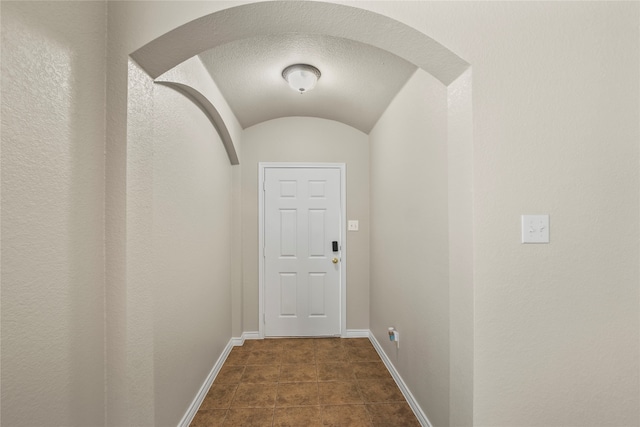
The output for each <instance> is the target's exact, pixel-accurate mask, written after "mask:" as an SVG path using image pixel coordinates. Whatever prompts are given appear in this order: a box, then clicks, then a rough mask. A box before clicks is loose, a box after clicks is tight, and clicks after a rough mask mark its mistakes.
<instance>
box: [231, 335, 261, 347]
mask: <svg viewBox="0 0 640 427" xmlns="http://www.w3.org/2000/svg"><path fill="white" fill-rule="evenodd" d="M259 339H261V337H260V332H258V331H252V332H243V333H242V335H241V336H239V337H233V338H231V343H232V344H233V346H234V347H240V346H243V345H244V342H245V341H246V340H259Z"/></svg>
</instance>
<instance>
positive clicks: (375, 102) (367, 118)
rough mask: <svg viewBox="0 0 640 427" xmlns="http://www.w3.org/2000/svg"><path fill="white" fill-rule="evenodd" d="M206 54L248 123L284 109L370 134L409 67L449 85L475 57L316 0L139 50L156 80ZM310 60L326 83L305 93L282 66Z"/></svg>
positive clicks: (272, 6) (215, 22) (237, 15)
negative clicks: (297, 89) (298, 90)
mask: <svg viewBox="0 0 640 427" xmlns="http://www.w3.org/2000/svg"><path fill="white" fill-rule="evenodd" d="M195 55H200V58H201V59H202V60H203V63H204V64H205V66H206V67H207V68H208V69H209V72H210V73H211V74H212V76H213V78H214V80H215V81H216V83H217V84H218V86H219V88H220V90H221V92H222V93H223V95H224V96H225V99H226V100H227V102H228V103H229V105H230V106H231V108H232V110H233V111H234V114H235V115H236V117H237V118H238V120H239V122H240V123H241V125H242V126H243V127H248V126H251V125H253V124H256V123H259V122H262V121H265V120H269V119H273V118H277V117H283V116H292V115H295V116H315V117H323V118H327V119H331V120H337V121H341V122H343V123H345V124H348V125H350V126H353V127H355V128H357V129H360V130H361V131H363V132H365V133H368V132H369V131H370V130H371V128H372V127H373V126H374V125H375V123H376V121H377V119H378V118H379V117H380V115H381V114H382V113H383V112H384V109H385V108H386V106H387V105H388V104H389V102H390V101H391V100H392V99H393V97H394V96H395V94H396V93H397V92H398V90H399V89H400V88H401V87H402V86H403V85H404V83H405V82H406V81H407V79H408V78H409V77H410V76H411V74H412V73H413V72H414V71H415V70H416V69H417V68H421V69H423V70H425V71H426V72H428V73H430V74H431V75H433V76H434V77H435V78H437V79H438V80H440V81H441V82H442V83H443V84H444V85H448V84H449V83H451V82H452V81H454V80H455V79H456V78H457V77H458V76H459V75H460V74H462V72H463V71H464V70H465V69H467V67H468V66H469V64H468V63H467V62H465V61H464V60H462V59H461V58H460V57H458V56H457V55H455V54H454V53H453V52H451V51H450V50H448V49H447V48H445V47H444V46H442V45H441V44H439V43H438V42H436V41H435V40H433V39H432V38H430V37H428V36H427V35H425V34H423V33H421V32H420V31H418V30H416V29H414V28H412V27H409V26H408V25H405V24H403V23H401V22H398V21H395V20H393V19H391V18H389V17H386V16H383V15H379V14H376V13H374V12H370V11H367V10H363V9H359V8H356V7H351V6H344V5H339V4H334V3H323V2H314V1H301V2H291V1H266V2H258V3H250V4H245V5H241V6H236V7H232V8H229V9H225V10H222V11H219V12H216V13H213V14H210V15H207V16H203V17H201V18H198V19H195V20H193V21H191V22H188V23H186V24H184V25H182V26H180V27H178V28H176V29H174V30H172V31H170V32H168V33H166V34H164V35H163V36H161V37H158V38H157V39H155V40H153V41H151V42H150V43H148V44H146V45H145V46H143V47H141V48H140V49H138V50H137V51H135V52H133V53H132V55H131V57H132V58H133V59H134V60H135V61H136V62H137V63H138V64H139V65H140V66H141V67H142V68H143V69H144V70H145V71H146V72H147V73H149V75H150V76H151V77H152V78H154V79H155V78H157V77H159V76H160V75H162V74H163V73H165V72H166V71H168V70H170V69H171V68H173V67H175V66H176V65H178V64H180V63H181V62H183V61H185V60H187V59H189V58H191V57H193V56H195ZM296 62H306V63H311V64H312V65H315V66H317V67H319V68H320V69H321V71H322V72H323V76H322V77H321V79H320V82H319V84H318V87H317V88H316V89H315V90H314V91H313V92H309V93H307V94H304V95H300V94H297V93H295V92H294V91H292V90H291V89H290V88H288V87H287V85H286V84H285V82H284V80H282V78H281V75H280V73H281V71H282V68H284V67H285V66H287V65H290V63H296Z"/></svg>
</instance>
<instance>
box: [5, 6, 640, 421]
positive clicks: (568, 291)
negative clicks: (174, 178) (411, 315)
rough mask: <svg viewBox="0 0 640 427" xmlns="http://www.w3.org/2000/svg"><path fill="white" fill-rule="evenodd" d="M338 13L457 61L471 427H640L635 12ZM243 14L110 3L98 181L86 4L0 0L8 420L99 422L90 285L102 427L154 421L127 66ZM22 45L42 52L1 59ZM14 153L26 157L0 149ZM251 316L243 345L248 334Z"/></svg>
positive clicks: (144, 117)
mask: <svg viewBox="0 0 640 427" xmlns="http://www.w3.org/2000/svg"><path fill="white" fill-rule="evenodd" d="M344 3H347V4H351V5H353V6H356V7H360V8H364V9H368V10H371V11H374V12H377V13H380V14H383V15H386V16H389V17H391V18H393V19H397V20H399V21H401V22H404V23H406V24H408V25H410V26H412V27H414V28H416V29H418V30H419V31H422V32H424V33H425V34H427V35H429V36H430V37H432V38H433V39H435V40H437V41H438V42H440V43H442V44H443V45H444V46H446V47H447V48H449V49H451V50H452V51H453V52H455V53H456V54H458V55H459V56H460V57H462V58H463V59H464V60H466V61H468V62H469V63H470V64H471V65H472V70H473V79H472V86H473V104H472V105H473V133H472V136H473V147H474V154H473V187H474V189H473V190H474V201H473V234H474V244H473V252H474V253H473V255H474V287H473V299H474V308H475V315H474V319H473V320H474V343H473V348H474V374H473V377H474V378H473V379H474V386H473V387H474V409H473V411H474V415H473V417H474V423H475V425H479V426H496V425H509V426H520V425H545V426H561V425H584V426H588V425H594V426H595V425H598V426H601V425H637V424H639V423H640V419H639V418H638V417H639V415H638V402H639V401H640V390H639V384H640V381H639V371H640V362H639V360H640V357H639V345H638V344H639V337H640V324H639V322H638V312H639V303H640V300H639V292H638V283H639V279H640V277H639V276H640V275H639V273H638V266H639V263H638V260H639V259H640V253H639V249H638V243H637V242H638V241H639V240H640V232H639V225H640V223H639V217H640V212H639V209H638V206H639V204H638V202H639V197H638V196H639V187H640V185H639V182H638V181H639V179H638V178H639V176H638V154H639V153H638V141H639V140H640V135H639V129H638V117H640V111H639V106H638V93H639V81H638V75H639V74H640V69H639V68H640V66H639V51H640V48H639V44H640V37H639V34H638V31H639V30H638V25H637V24H638V15H639V12H640V11H639V8H640V5H639V4H638V3H637V2H615V3H614V2H553V3H549V2H544V3H542V2H524V3H523V2H507V3H505V2H393V1H388V2H386V1H382V2H378V1H371V2H370V1H359V2H352V3H351V2H344ZM238 4H239V2H216V1H210V2H109V4H108V13H109V20H108V32H109V37H108V45H107V48H108V56H107V63H106V69H107V88H108V90H107V124H108V126H107V144H106V166H104V164H103V159H102V157H101V156H102V153H103V150H104V149H105V146H104V145H102V142H100V143H99V144H97V145H96V143H95V141H96V140H98V141H99V140H100V136H99V135H98V136H96V134H100V133H101V130H102V129H104V126H103V123H102V122H101V117H102V114H101V111H100V107H99V106H100V105H101V103H102V95H101V94H102V93H104V92H103V91H102V87H103V86H102V83H101V82H103V81H104V80H103V79H104V74H103V71H104V69H105V64H104V59H103V58H104V55H103V54H102V52H103V51H102V49H103V46H104V21H105V20H104V14H103V12H102V6H103V5H102V4H100V3H94V2H86V3H83V4H82V5H81V3H75V2H74V3H73V4H72V5H71V4H68V3H64V2H55V3H50V2H45V3H31V2H21V3H19V5H14V4H11V3H8V2H2V12H3V13H2V32H3V41H2V43H3V58H2V59H3V61H2V68H3V70H2V71H3V72H2V79H3V80H2V109H3V111H2V121H3V123H2V124H3V134H2V186H3V188H2V203H3V204H2V216H3V218H2V219H3V223H2V249H3V251H2V367H3V369H2V415H3V421H4V422H7V423H9V421H14V420H15V421H16V424H17V425H20V424H21V423H22V422H23V421H24V423H28V424H34V423H36V424H37V423H39V422H41V421H42V420H44V421H42V423H48V422H51V423H55V424H76V425H86V424H93V421H94V420H95V419H96V418H95V417H99V416H101V415H102V409H101V408H100V407H98V406H95V405H97V404H96V402H97V401H99V399H98V398H96V396H97V395H99V394H100V393H101V390H103V387H102V385H103V384H102V383H101V379H100V377H99V376H98V374H96V370H97V369H98V367H100V370H102V369H101V368H102V365H101V362H100V360H101V359H100V358H101V355H102V354H103V353H102V349H103V347H102V336H103V335H102V334H103V332H101V331H103V323H101V320H99V318H101V317H102V314H103V313H102V312H101V311H100V308H99V307H100V306H101V304H102V301H103V300H102V297H101V295H102V294H101V289H102V284H101V283H102V274H103V273H102V271H105V272H106V318H107V322H108V325H107V328H106V335H107V337H106V338H107V339H106V345H107V349H106V359H107V366H106V373H107V383H108V384H107V391H106V393H107V414H108V424H110V425H124V424H138V425H150V424H153V422H154V416H155V410H156V408H154V403H153V402H154V393H153V387H152V386H149V384H150V383H151V384H153V381H152V380H153V369H154V368H153V366H152V365H153V362H152V361H153V360H154V356H153V334H151V335H150V336H151V338H150V339H149V334H148V333H147V332H148V331H149V330H150V329H149V327H150V326H149V325H152V324H153V319H154V316H153V310H152V309H151V307H150V306H149V304H150V302H149V301H153V300H154V299H152V298H148V297H149V296H150V295H152V293H153V291H154V288H153V281H152V274H150V273H151V269H150V268H149V267H150V266H151V265H152V263H151V261H152V259H150V258H148V257H147V256H146V255H144V254H145V249H147V247H148V246H147V245H148V242H149V241H150V240H152V239H153V237H154V236H153V233H152V230H150V229H148V228H147V225H148V224H151V223H152V222H150V221H149V218H150V215H149V212H150V207H152V206H153V203H154V201H153V198H152V197H149V194H153V193H152V188H153V185H152V184H153V180H151V179H150V177H153V170H154V166H155V165H154V162H153V161H149V158H148V156H147V154H148V152H149V150H151V149H152V147H153V144H152V143H153V139H152V138H151V137H150V136H152V135H153V129H149V127H151V128H153V125H152V123H153V120H149V119H150V118H153V117H154V116H153V114H150V113H149V111H148V109H149V108H151V107H152V105H149V104H148V103H147V102H146V101H148V100H150V99H151V100H152V99H153V97H152V93H153V89H152V88H153V86H152V85H150V82H149V81H148V80H145V79H144V75H143V73H142V74H138V73H139V70H136V68H135V66H134V65H132V67H131V69H130V68H129V63H128V55H129V54H130V53H131V52H133V51H134V50H136V49H137V48H139V47H140V46H142V45H143V44H144V43H146V42H149V41H151V40H152V39H154V38H155V37H158V36H160V35H162V34H164V33H166V32H167V31H169V30H171V29H173V28H175V27H176V26H178V25H181V24H184V23H186V22H188V21H189V20H191V19H194V18H196V17H198V16H202V15H203V14H206V13H212V12H215V11H217V10H220V9H222V8H225V7H231V6H237V5H238ZM18 9H19V11H18ZM29 43H31V45H33V46H34V48H33V51H35V52H38V54H37V55H33V56H28V57H27V56H26V55H24V57H23V58H22V59H20V58H18V57H19V56H20V55H21V53H20V52H22V51H21V50H20V49H22V48H24V47H25V46H31V45H30V44H29ZM6 45H12V46H13V48H12V49H6V48H5V46H6ZM178 48H179V47H178ZM406 49H407V51H411V50H413V49H420V46H406ZM16 55H17V56H16ZM39 58H44V59H47V58H50V59H51V61H48V65H50V66H51V67H50V68H47V67H42V66H41V65H40V64H39V63H38V62H37V61H38V59H39ZM29 61H36V62H35V63H34V64H33V66H31V62H29ZM67 62H70V63H72V64H73V66H72V67H67V66H66V64H67ZM69 71H71V72H72V73H73V79H70V78H68V76H67V75H66V74H65V73H67V72H69ZM129 72H131V75H132V76H134V77H135V78H133V79H132V80H131V81H132V82H137V83H139V85H138V86H135V87H131V86H129V84H128V78H129ZM9 78H10V79H9ZM9 82H10V83H11V85H9ZM61 82H62V83H64V84H61ZM65 82H66V83H65ZM45 101H46V103H44V104H43V102H45ZM214 101H215V100H214ZM49 103H50V104H49ZM38 105H43V107H42V109H41V110H38V109H37V108H31V107H32V106H38ZM16 106H22V107H21V108H22V109H21V110H18V109H17V107H16ZM27 107H29V108H27ZM49 107H51V108H49ZM70 109H71V110H70ZM96 109H97V110H98V111H96ZM7 110H10V111H9V112H8V113H7V112H6V111H7ZM23 110H24V111H25V112H23ZM136 110H137V111H136ZM69 111H72V113H70V112H69ZM128 111H130V112H132V113H131V114H130V115H129V117H128V113H127V112H128ZM54 114H55V115H54ZM25 118H29V122H28V123H25V121H24V120H25ZM31 118H33V119H34V120H31ZM45 118H46V120H45ZM61 124H64V126H61ZM21 128H24V129H26V130H27V132H25V134H22V133H20V129H21ZM98 130H100V131H98ZM25 135H28V138H26V137H25V138H24V140H29V141H32V142H33V143H32V144H22V143H17V142H16V141H19V142H21V141H22V140H23V136H25ZM11 138H14V139H11ZM52 139H55V140H56V141H59V144H56V145H50V146H44V145H42V144H43V141H45V140H52ZM394 140H395V138H394ZM34 159H36V160H34ZM151 160H153V159H152V158H151ZM103 168H105V169H104V171H105V174H104V176H105V178H104V179H105V180H106V181H105V188H106V191H105V192H103V191H102V190H101V188H102V179H103V178H101V177H102V171H103ZM25 171H26V172H25ZM449 178H451V177H449ZM25 188H26V189H27V190H29V191H24V190H25ZM150 191H151V192H150ZM58 195H59V196H60V197H57V196H58ZM79 195H80V196H79ZM103 195H104V205H105V207H106V218H105V221H106V223H105V233H106V236H105V238H106V241H105V245H106V246H105V251H106V268H105V269H103V268H102V263H101V261H100V258H101V256H102V255H101V244H98V243H96V242H100V239H101V236H102V234H101V233H102V231H101V230H102V227H101V225H96V223H98V224H100V223H101V221H102V219H101V218H102V215H103V213H102V210H101V208H100V206H102V197H103ZM52 196H53V197H52ZM445 203H446V200H445ZM525 213H549V214H551V224H552V225H551V227H552V230H551V236H552V237H551V239H552V242H551V244H550V245H536V246H532V245H527V246H524V245H521V244H520V243H519V216H520V215H521V214H525ZM450 218H451V212H450V213H449V219H450ZM374 220H375V218H374ZM79 224H80V225H79ZM360 236H362V235H360ZM7 248H10V249H7ZM15 248H17V249H15ZM23 253H25V254H27V256H26V257H25V256H23ZM352 259H353V258H352ZM137 261H142V262H140V263H138V262H137ZM85 283H88V284H90V285H88V286H85V285H84V284H85ZM245 283H247V281H246V280H245ZM80 284H81V285H80ZM95 284H98V285H95ZM30 286H33V288H30ZM95 286H97V289H96V287H95ZM43 289H44V294H43V293H42V290H43ZM469 292H470V290H466V291H465V292H464V293H463V295H462V297H463V298H464V299H466V298H468V297H469ZM256 295H257V294H256ZM452 295H453V294H450V297H452ZM374 298H375V297H374ZM246 303H247V304H245V306H246V305H248V306H249V308H251V309H252V310H255V301H254V303H252V302H251V301H246ZM450 307H451V306H450ZM27 310H29V311H27ZM247 313H249V311H247ZM247 313H245V320H247V322H246V325H244V326H243V329H244V330H250V329H252V328H253V327H254V326H257V319H251V318H248V319H247V318H246V316H247V315H248V314H247ZM253 313H257V311H253ZM382 313H383V311H382V312H381V315H382ZM450 314H451V313H450ZM376 315H377V314H375V313H373V316H372V317H375V316H376ZM361 316H362V318H364V317H365V316H366V315H365V314H363V313H361ZM249 317H250V316H249ZM7 319H9V320H7ZM16 319H17V320H16ZM21 319H27V320H28V322H26V323H21V322H19V320H21ZM236 323H238V322H236ZM363 324H364V323H363ZM360 325H361V324H358V325H351V324H349V325H348V326H349V327H360ZM372 325H373V323H372ZM373 326H374V328H375V325H373ZM396 326H397V325H396ZM26 337H29V339H27V338H26ZM31 337H35V339H31ZM57 338H60V339H57ZM403 338H404V336H403ZM76 340H79V341H78V342H76ZM402 342H403V343H404V341H402ZM416 354H420V353H419V352H418V353H416ZM412 357H413V356H412ZM45 361H46V365H45ZM100 375H101V374H100ZM425 375H426V374H425ZM18 378H19V379H20V381H18V380H17V379H18ZM405 379H406V378H405ZM414 381H415V382H419V381H421V375H416V378H415V379H414ZM96 384H99V385H100V386H99V387H97V386H96ZM32 391H35V392H36V394H37V398H35V399H34V398H33V394H32ZM36 403H37V404H38V405H39V406H38V407H36ZM75 405H78V406H77V407H76V406H75ZM41 408H46V414H45V412H44V410H40V409H41ZM51 408H53V410H50V409H51ZM425 409H426V408H425ZM45 416H46V419H45V418H44V417H45ZM11 417H13V418H11ZM452 420H453V417H452Z"/></svg>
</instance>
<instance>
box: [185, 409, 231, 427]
mask: <svg viewBox="0 0 640 427" xmlns="http://www.w3.org/2000/svg"><path fill="white" fill-rule="evenodd" d="M226 416H227V410H226V409H208V410H204V409H200V410H199V411H198V412H197V413H196V416H195V417H194V418H193V421H191V424H189V426H190V427H220V426H222V425H223V423H224V419H225V418H226Z"/></svg>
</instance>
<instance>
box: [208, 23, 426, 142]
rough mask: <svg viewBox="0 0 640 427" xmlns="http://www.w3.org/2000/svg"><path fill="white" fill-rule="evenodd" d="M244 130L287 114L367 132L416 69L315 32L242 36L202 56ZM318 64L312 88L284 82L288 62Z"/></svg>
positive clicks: (393, 57)
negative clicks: (304, 89)
mask: <svg viewBox="0 0 640 427" xmlns="http://www.w3.org/2000/svg"><path fill="white" fill-rule="evenodd" d="M200 59H201V60H202V62H203V63H204V65H205V67H206V68H207V69H208V70H209V72H210V74H211V76H212V77H213V79H214V81H215V82H216V84H217V85H218V87H219V88H220V91H221V92H222V94H223V95H224V97H225V99H226V100H227V102H228V103H229V105H230V107H231V109H232V110H233V112H234V114H235V115H236V117H237V119H238V121H239V122H240V124H241V125H242V127H243V128H247V127H250V126H253V125H255V124H257V123H261V122H264V121H267V120H271V119H275V118H279V117H286V116H312V117H320V118H325V119H330V120H336V121H340V122H343V123H345V124H348V125H350V126H352V127H354V128H356V129H359V130H361V131H362V132H365V133H369V132H370V131H371V129H372V128H373V126H374V125H375V123H376V122H377V120H378V118H379V117H380V116H381V115H382V113H383V112H384V110H385V109H386V107H387V106H388V105H389V103H390V102H391V100H392V99H393V97H394V96H395V95H396V94H397V93H398V91H399V90H400V89H401V88H402V86H403V85H404V84H405V83H406V82H407V80H408V79H409V77H411V75H412V74H413V73H414V72H415V71H416V69H417V67H416V66H415V65H413V64H411V63H410V62H408V61H406V60H404V59H402V58H400V57H398V56H396V55H394V54H392V53H390V52H388V51H385V50H382V49H379V48H376V47H373V46H371V45H368V44H364V43H361V42H357V41H353V40H348V39H345V38H338V37H331V36H327V35H318V34H300V33H287V34H274V35H264V36H259V37H251V38H243V39H239V40H235V41H232V42H229V43H225V44H222V45H219V46H216V47H215V48H213V49H210V50H208V51H206V52H203V53H201V54H200ZM296 63H305V64H311V65H313V66H315V67H317V68H318V69H319V70H320V71H321V73H322V76H321V78H320V80H319V81H318V84H317V85H316V87H315V89H313V90H312V91H310V92H308V93H304V94H299V93H298V92H296V91H294V90H292V89H291V88H290V87H289V86H288V85H287V83H286V81H285V80H284V79H283V78H282V70H283V69H284V68H285V67H287V66H288V65H291V64H296Z"/></svg>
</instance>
